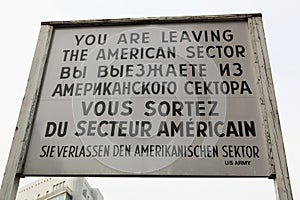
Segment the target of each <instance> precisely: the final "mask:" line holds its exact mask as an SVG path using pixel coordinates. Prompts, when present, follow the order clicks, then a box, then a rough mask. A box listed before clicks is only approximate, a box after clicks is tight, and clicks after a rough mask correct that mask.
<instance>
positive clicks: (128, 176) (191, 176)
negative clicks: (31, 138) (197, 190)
mask: <svg viewBox="0 0 300 200" xmlns="http://www.w3.org/2000/svg"><path fill="white" fill-rule="evenodd" d="M19 176H21V177H29V176H31V177H40V176H41V175H40V174H19ZM42 176H44V177H61V176H64V177H119V178H269V179H274V178H275V176H274V175H272V174H271V175H270V176H250V175H249V176H245V175H228V176H227V175H170V174H82V175H78V174H43V175H42Z"/></svg>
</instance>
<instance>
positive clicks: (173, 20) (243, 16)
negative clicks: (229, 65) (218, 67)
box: [41, 13, 262, 28]
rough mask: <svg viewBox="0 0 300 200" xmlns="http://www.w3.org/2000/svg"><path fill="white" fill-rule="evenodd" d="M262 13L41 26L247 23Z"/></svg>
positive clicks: (47, 23)
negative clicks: (249, 19)
mask: <svg viewBox="0 0 300 200" xmlns="http://www.w3.org/2000/svg"><path fill="white" fill-rule="evenodd" d="M261 16H262V14H261V13H251V14H227V15H200V16H183V17H179V16H174V17H146V18H120V19H94V20H74V21H46V22H41V25H50V26H55V27H58V28H59V27H89V26H115V25H133V24H134V25H138V24H164V23H191V22H222V21H246V20H247V19H248V18H251V17H261Z"/></svg>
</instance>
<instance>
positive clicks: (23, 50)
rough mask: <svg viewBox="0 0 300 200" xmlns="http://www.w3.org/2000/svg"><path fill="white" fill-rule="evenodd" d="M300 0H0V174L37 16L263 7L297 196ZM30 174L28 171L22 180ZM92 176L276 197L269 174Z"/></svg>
mask: <svg viewBox="0 0 300 200" xmlns="http://www.w3.org/2000/svg"><path fill="white" fill-rule="evenodd" d="M299 8H300V3H299V2H298V1H296V0H285V1H272V0H269V1H267V0H251V1H240V0H227V1H217V0H209V1H203V0H185V1H178V0H164V1H162V0H152V1H141V0H139V1H138V0H123V1H121V0H119V1H117V0H109V1H96V0H89V1H77V0H68V1H63V0H52V1H41V0H40V1H33V0H27V1H16V0H11V1H1V6H0V15H1V17H0V20H1V26H2V28H1V31H0V59H1V73H0V76H1V78H0V81H1V83H0V91H1V99H0V101H1V102H0V113H1V114H0V125H1V126H0V134H1V135H0V136H1V139H0V147H1V150H0V179H1V180H2V178H3V174H4V170H5V165H6V162H7V158H8V153H9V150H10V144H11V141H12V138H13V133H14V129H15V125H16V122H17V118H18V114H19V109H20V107H21V102H22V98H23V95H24V92H25V87H26V82H27V78H28V74H29V70H30V66H31V60H32V58H33V54H34V49H35V45H36V42H37V37H38V33H39V29H40V22H41V21H55V20H59V21H62V20H78V19H104V18H123V17H126V18H127V17H153V16H155V17H158V16H186V15H207V14H234V13H262V14H263V21H264V28H265V32H266V38H267V45H268V51H269V57H270V60H271V67H272V72H273V80H274V84H275V92H276V97H277V102H278V108H279V115H280V119H281V126H282V132H283V138H284V142H285V148H286V154H287V161H288V166H289V171H290V177H291V182H292V189H293V194H294V199H300V190H299V188H300V172H299V169H300V161H299V155H298V154H299V144H300V134H299V133H298V132H299V128H298V118H299V116H298V112H300V109H299V108H300V106H299V97H300V95H299V88H298V87H299V83H300V82H299V78H298V76H299V74H300V66H299V60H298V57H299V49H298V48H299V46H300V40H299V35H300V26H299V19H300V12H299ZM29 180H31V179H28V178H26V179H25V180H22V181H21V184H25V183H27V182H28V181H29ZM89 181H90V183H91V185H92V186H93V187H98V188H99V189H100V190H101V192H102V193H103V195H104V197H105V199H107V200H115V199H121V198H122V199H131V200H138V199H144V200H150V199H172V200H180V199H191V200H193V199H231V200H235V199H236V200H240V199H243V200H250V199H251V200H252V199H264V200H274V199H275V191H274V186H273V181H272V180H267V179H226V180H225V179H216V178H214V179H200V178H197V179H196V178H195V179H175V178H174V179H173V178H172V179H158V178H155V179H142V178H130V179H128V178H89Z"/></svg>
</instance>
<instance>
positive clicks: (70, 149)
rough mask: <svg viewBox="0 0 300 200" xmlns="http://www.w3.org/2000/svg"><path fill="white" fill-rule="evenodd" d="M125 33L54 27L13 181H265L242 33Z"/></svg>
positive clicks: (195, 24)
mask: <svg viewBox="0 0 300 200" xmlns="http://www.w3.org/2000/svg"><path fill="white" fill-rule="evenodd" d="M129 22H130V20H129V21H127V23H112V22H106V23H105V22H104V23H102V24H101V25H100V24H99V23H98V24H97V23H96V24H95V23H94V24H93V22H89V23H87V24H84V23H83V25H82V24H81V25H78V26H76V24H72V23H69V24H68V23H67V25H66V24H64V23H60V24H59V23H58V24H56V25H55V23H53V24H54V26H53V27H54V28H53V33H52V38H51V45H50V48H49V51H48V53H47V54H46V55H47V62H46V66H45V71H44V73H43V81H42V85H41V91H40V94H39V98H38V104H37V110H36V113H35V119H34V121H33V125H32V131H31V139H30V143H29V147H28V152H27V156H26V160H25V166H24V170H23V172H22V174H23V175H83V176H88V175H93V176H101V175H102V176H104V175H114V176H116V175H118V176H119V175H120V176H136V175H138V176H148V175H149V176H218V177H223V176H243V177H269V176H270V175H271V173H272V170H271V162H270V159H269V156H268V155H269V147H268V143H267V132H266V130H265V124H264V123H265V122H264V120H263V112H264V111H265V108H264V105H263V103H262V90H263V88H262V85H261V82H260V76H259V74H258V70H257V67H258V66H257V63H256V57H255V56H256V51H257V50H256V49H255V48H256V47H255V46H254V42H253V41H255V38H254V36H253V34H252V33H251V27H250V25H249V22H248V21H247V20H245V19H241V20H218V21H201V20H200V21H192V20H185V21H184V20H182V21H176V20H172V19H169V20H164V21H158V22H159V23H158V22H155V21H151V20H149V22H151V23H147V20H146V21H142V20H141V21H140V22H139V21H133V22H131V23H129ZM141 22H142V23H141ZM44 25H47V24H46V23H45V24H44ZM48 25H49V24H48ZM50 25H51V23H50Z"/></svg>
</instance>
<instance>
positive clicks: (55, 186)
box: [17, 177, 104, 200]
mask: <svg viewBox="0 0 300 200" xmlns="http://www.w3.org/2000/svg"><path fill="white" fill-rule="evenodd" d="M103 199H104V198H103V195H102V194H101V192H100V191H99V189H97V188H91V186H90V185H89V183H88V182H87V180H86V179H85V178H77V177H76V178H43V179H40V180H37V181H35V182H33V183H31V184H28V185H26V186H24V187H21V188H19V190H18V194H17V200H103Z"/></svg>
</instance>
